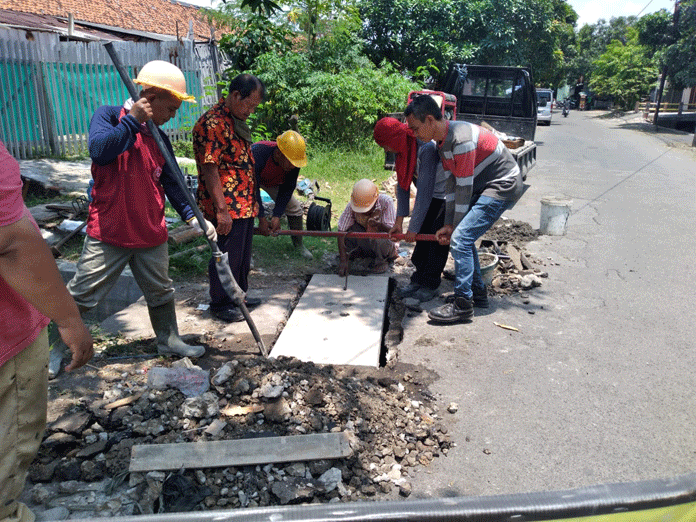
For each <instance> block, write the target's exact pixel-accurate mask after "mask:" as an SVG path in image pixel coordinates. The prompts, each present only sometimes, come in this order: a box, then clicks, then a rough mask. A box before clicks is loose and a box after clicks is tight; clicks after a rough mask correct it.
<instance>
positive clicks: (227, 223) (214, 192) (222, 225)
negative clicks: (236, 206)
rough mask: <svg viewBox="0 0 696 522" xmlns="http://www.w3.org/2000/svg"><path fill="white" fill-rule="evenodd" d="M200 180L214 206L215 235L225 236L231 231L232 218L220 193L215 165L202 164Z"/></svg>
mask: <svg viewBox="0 0 696 522" xmlns="http://www.w3.org/2000/svg"><path fill="white" fill-rule="evenodd" d="M201 178H202V179H203V183H205V187H206V188H207V189H208V193H209V194H210V197H211V199H212V200H213V205H215V217H216V219H217V228H216V230H217V233H218V234H220V235H223V236H225V235H227V234H229V233H230V230H232V218H231V217H230V212H229V210H228V209H227V202H226V201H225V196H224V194H223V193H222V185H221V184H220V173H219V172H218V168H217V165H215V164H213V163H204V164H203V165H201Z"/></svg>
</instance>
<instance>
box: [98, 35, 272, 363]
mask: <svg viewBox="0 0 696 522" xmlns="http://www.w3.org/2000/svg"><path fill="white" fill-rule="evenodd" d="M104 47H105V48H106V52H107V53H109V56H110V57H111V61H112V62H114V67H116V70H117V71H118V74H119V75H120V76H121V80H123V83H124V84H125V86H126V89H128V94H130V97H131V98H133V101H136V100H137V99H138V91H137V89H136V87H135V84H134V83H133V80H132V79H131V77H130V76H128V74H127V73H126V68H125V67H124V66H123V64H122V63H121V59H120V58H119V56H118V53H117V52H116V49H115V48H114V44H113V43H112V42H108V43H105V44H104ZM147 128H148V130H149V131H150V134H152V137H153V138H154V139H155V142H156V143H157V147H158V148H159V150H160V152H161V153H162V156H164V162H165V163H166V164H167V167H169V169H170V170H171V171H172V172H173V173H174V179H175V180H176V183H177V185H179V188H180V189H181V190H182V192H183V193H184V195H185V196H186V201H187V202H188V204H189V206H190V207H191V210H193V214H194V215H195V216H196V220H197V221H198V224H199V225H200V226H201V229H203V231H204V232H205V231H206V229H207V226H208V225H206V222H205V218H204V217H203V213H202V212H201V210H200V209H199V208H198V205H197V204H196V202H195V201H194V200H193V196H192V195H191V192H189V189H188V187H187V186H186V182H185V181H184V175H183V174H182V173H181V169H180V168H179V164H178V163H177V162H176V161H175V160H174V157H173V156H172V155H171V153H170V152H169V149H167V147H166V146H165V144H164V141H163V140H162V136H160V133H159V129H158V128H157V126H156V125H155V123H154V122H153V121H152V120H148V121H147ZM205 238H206V239H207V240H208V244H209V245H210V250H211V251H212V255H213V260H214V261H215V269H216V270H217V274H218V277H219V278H220V283H221V284H222V287H223V288H224V289H225V292H227V295H229V296H230V299H232V302H234V304H235V305H237V306H238V307H239V309H240V310H241V311H242V314H243V315H244V319H246V322H247V324H248V325H249V329H250V330H251V333H252V335H253V336H254V339H255V340H256V344H257V345H258V347H259V350H261V354H262V355H263V356H264V357H268V350H266V346H265V345H264V344H263V339H261V335H259V331H258V330H257V329H256V325H255V324H254V320H253V319H252V318H251V315H250V314H249V310H248V309H247V307H246V304H245V303H244V297H245V295H246V294H245V293H244V291H243V290H242V289H241V288H240V287H239V284H238V283H237V281H236V280H235V279H234V276H233V275H232V270H230V263H229V261H228V256H227V252H225V253H224V254H223V253H222V252H220V248H219V247H218V245H217V243H216V242H215V241H212V240H211V239H210V238H209V237H208V234H205Z"/></svg>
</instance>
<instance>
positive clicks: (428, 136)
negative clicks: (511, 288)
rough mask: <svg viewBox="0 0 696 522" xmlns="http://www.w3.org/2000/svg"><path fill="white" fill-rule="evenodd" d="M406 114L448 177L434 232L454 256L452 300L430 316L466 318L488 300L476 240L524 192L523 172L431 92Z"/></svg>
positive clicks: (495, 140) (507, 154)
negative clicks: (448, 116) (450, 116)
mask: <svg viewBox="0 0 696 522" xmlns="http://www.w3.org/2000/svg"><path fill="white" fill-rule="evenodd" d="M404 114H405V116H406V122H407V123H408V126H409V127H410V128H411V130H413V133H414V134H415V135H416V137H417V138H418V139H420V140H421V141H424V142H428V141H430V140H434V141H435V142H436V143H437V148H438V152H439V154H440V159H441V160H442V166H443V168H444V170H445V175H446V177H447V189H446V197H445V205H446V209H445V224H444V226H443V227H442V228H441V229H439V230H438V231H437V233H436V235H437V238H438V241H439V242H440V244H443V245H446V244H449V245H450V251H451V253H452V257H453V258H454V272H455V283H454V299H453V300H452V302H450V303H447V304H445V305H444V306H441V307H439V308H435V309H433V310H431V311H430V313H429V314H428V316H429V317H430V319H431V320H433V321H434V322H437V323H456V322H460V321H466V320H468V319H471V317H473V315H474V306H475V305H481V306H487V302H488V301H487V298H486V286H485V284H484V283H483V280H482V279H481V268H480V266H479V260H478V253H477V252H476V247H475V246H474V242H475V241H476V240H477V239H478V238H479V237H481V236H482V235H483V234H484V233H485V232H486V230H488V229H489V228H490V227H491V226H492V225H493V223H495V222H496V221H497V220H498V218H499V217H500V216H501V215H502V214H503V212H505V211H506V210H507V209H508V208H510V207H512V205H513V204H514V203H515V201H517V199H518V198H519V197H520V196H521V195H522V191H523V189H522V174H521V172H520V169H519V167H518V165H517V162H516V161H515V159H514V158H513V157H512V154H510V151H509V150H508V149H507V147H505V145H504V144H503V143H502V142H501V141H500V140H499V139H498V138H497V137H496V136H495V135H494V134H493V133H492V132H489V131H487V130H486V129H483V128H481V127H479V126H478V125H474V124H472V123H468V122H465V121H449V120H445V119H444V118H443V117H442V111H441V109H440V107H438V105H437V103H436V102H435V100H434V99H433V98H432V97H431V96H428V95H425V96H419V97H417V98H415V99H414V100H413V101H412V102H411V103H410V104H409V106H408V107H406V110H405V111H404Z"/></svg>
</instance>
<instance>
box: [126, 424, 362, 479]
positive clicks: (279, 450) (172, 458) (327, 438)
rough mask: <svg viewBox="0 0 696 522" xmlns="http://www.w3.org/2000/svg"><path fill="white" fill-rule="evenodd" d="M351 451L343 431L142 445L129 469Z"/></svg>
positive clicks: (297, 457)
mask: <svg viewBox="0 0 696 522" xmlns="http://www.w3.org/2000/svg"><path fill="white" fill-rule="evenodd" d="M351 453H352V450H351V449H350V443H349V441H348V435H347V434H346V433H342V432H341V433H312V434H309V435H293V436H285V437H263V438H256V439H238V440H220V441H212V442H187V443H179V444H139V445H135V446H133V448H132V450H131V462H130V468H129V471H130V472H136V471H155V470H160V471H164V470H175V469H181V468H185V469H200V468H226V467H229V466H247V465H255V464H270V463H273V462H295V461H297V462H300V461H305V460H319V459H337V458H343V457H349V456H350V455H351Z"/></svg>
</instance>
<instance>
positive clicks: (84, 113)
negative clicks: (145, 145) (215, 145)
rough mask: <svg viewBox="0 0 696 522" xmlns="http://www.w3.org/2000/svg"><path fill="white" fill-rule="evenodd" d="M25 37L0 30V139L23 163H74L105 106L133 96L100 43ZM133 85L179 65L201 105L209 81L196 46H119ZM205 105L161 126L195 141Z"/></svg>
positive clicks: (184, 107) (47, 36)
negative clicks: (151, 68)
mask: <svg viewBox="0 0 696 522" xmlns="http://www.w3.org/2000/svg"><path fill="white" fill-rule="evenodd" d="M23 34H24V32H22V31H13V32H10V31H6V30H0V140H1V141H3V143H5V145H6V147H7V148H8V150H9V151H10V152H11V153H12V154H13V155H14V156H15V157H17V158H19V159H25V158H32V157H42V156H62V157H66V156H67V157H69V156H76V155H83V154H86V152H87V136H88V132H89V121H90V118H91V116H92V114H93V113H94V111H95V109H96V108H97V107H99V106H100V105H121V104H122V103H123V102H124V101H125V100H126V99H127V98H128V93H127V91H126V88H125V87H124V86H123V84H122V82H121V79H120V77H119V75H118V73H117V72H116V70H115V68H114V67H113V65H112V64H111V60H110V58H109V56H108V54H107V53H106V51H105V50H104V47H103V45H102V43H100V42H89V43H86V42H61V41H59V39H58V36H57V35H51V34H41V35H38V37H36V36H35V37H34V39H33V40H27V39H26V37H24V38H22V36H23ZM115 46H116V48H117V50H118V51H119V54H120V55H121V56H122V60H123V62H124V64H126V66H127V67H128V70H129V72H130V73H131V74H132V75H133V76H132V77H133V78H135V77H136V75H137V71H138V68H139V67H141V66H142V65H144V64H145V63H147V62H149V61H150V60H155V59H159V60H167V61H170V62H172V63H175V64H176V65H177V66H178V67H179V68H180V69H182V71H183V72H184V75H185V76H186V85H187V90H188V91H189V93H191V94H193V95H194V96H195V97H196V99H197V100H199V102H200V101H201V100H202V99H203V94H204V93H203V77H202V76H203V74H202V73H201V68H200V67H199V65H198V63H197V60H196V56H195V54H194V52H193V42H190V41H183V42H177V41H174V42H159V43H135V42H116V43H115ZM203 110H204V107H203V104H201V103H199V104H197V105H196V104H190V103H183V104H182V106H181V108H180V109H179V111H178V112H177V115H176V117H175V118H173V119H172V120H170V121H169V122H168V123H167V124H165V125H164V126H163V129H164V130H165V131H166V132H167V134H168V135H169V137H170V139H172V140H173V141H176V140H180V139H190V130H191V127H192V126H193V124H194V123H195V121H196V119H197V118H198V116H200V114H201V113H202V112H203Z"/></svg>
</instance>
